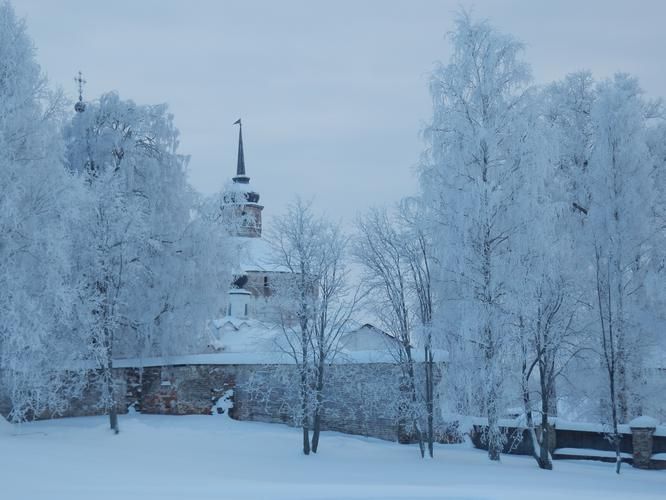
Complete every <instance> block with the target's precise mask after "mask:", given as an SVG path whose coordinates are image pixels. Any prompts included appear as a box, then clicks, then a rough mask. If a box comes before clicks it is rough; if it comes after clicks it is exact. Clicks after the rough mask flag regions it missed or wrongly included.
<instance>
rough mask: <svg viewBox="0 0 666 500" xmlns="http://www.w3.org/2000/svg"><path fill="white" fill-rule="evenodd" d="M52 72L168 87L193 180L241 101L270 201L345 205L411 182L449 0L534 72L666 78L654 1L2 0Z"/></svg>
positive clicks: (226, 147) (124, 92) (121, 88)
mask: <svg viewBox="0 0 666 500" xmlns="http://www.w3.org/2000/svg"><path fill="white" fill-rule="evenodd" d="M13 4H14V6H15V8H16V10H17V13H18V14H19V15H20V16H25V17H26V18H27V21H28V29H29V33H30V35H31V36H32V38H33V39H34V41H35V44H36V46H37V50H38V59H39V61H40V63H41V65H42V67H43V69H44V70H45V71H46V72H47V74H48V76H49V78H50V80H51V82H52V83H54V84H57V85H61V86H63V87H64V88H65V89H66V90H67V91H68V93H69V95H70V96H71V97H72V99H73V98H74V97H75V95H76V87H75V84H74V82H73V77H74V75H75V74H76V72H77V71H78V70H79V69H80V70H81V71H83V72H84V76H85V78H86V79H87V80H88V85H87V86H86V88H85V95H86V97H87V98H94V97H97V96H99V95H100V94H101V93H102V92H105V91H108V90H117V91H118V92H119V93H120V96H121V97H122V98H131V99H133V100H135V101H136V102H138V103H158V102H167V103H169V105H170V107H171V111H172V112H173V113H174V115H175V121H176V125H177V126H178V128H179V129H180V131H181V152H183V153H186V154H190V155H191V156H192V160H191V163H190V180H191V182H192V184H193V185H194V186H195V187H196V188H197V189H199V190H200V191H203V192H205V193H212V192H214V191H217V190H219V189H220V188H221V187H222V186H223V185H224V182H225V181H226V179H227V178H228V177H230V176H231V175H233V173H234V169H235V164H236V163H235V162H236V140H237V128H236V127H233V126H232V123H233V122H234V121H235V120H236V119H237V118H238V117H242V119H243V124H244V130H243V134H244V142H245V159H246V166H247V172H248V175H250V176H251V177H252V184H253V185H254V187H255V189H257V190H258V191H259V192H260V194H261V201H262V202H263V203H265V204H266V210H265V212H264V213H265V214H266V215H267V216H268V217H270V215H271V214H276V213H278V212H280V211H282V210H283V208H284V206H285V204H286V203H287V202H288V201H289V200H290V199H292V198H293V196H294V195H296V194H301V195H302V196H304V197H306V198H309V197H314V198H315V201H316V205H317V206H318V207H320V208H322V209H324V210H326V211H327V212H328V213H329V215H331V216H333V217H334V218H343V219H345V220H347V221H349V220H350V219H352V218H353V217H354V214H355V213H356V212H357V211H359V210H363V209H365V208H367V207H368V206H371V205H379V204H384V203H391V202H394V201H397V200H398V199H399V198H400V197H402V196H405V195H409V194H412V193H413V192H414V191H415V190H416V179H415V177H414V173H413V167H414V165H415V164H416V163H417V162H418V159H419V154H420V152H421V149H422V143H421V140H420V138H419V131H420V130H421V128H422V127H423V124H424V123H425V122H426V121H427V120H428V119H429V113H430V100H429V96H428V89H427V82H428V73H429V71H430V70H431V68H432V67H433V64H434V62H435V61H437V60H443V61H446V59H447V58H448V53H449V52H448V46H447V43H446V41H445V40H444V35H445V33H446V32H447V31H448V30H450V29H451V28H452V18H453V16H454V13H455V11H456V9H457V8H458V7H459V6H460V5H464V6H469V5H473V6H474V12H475V14H476V15H478V16H481V17H487V18H489V19H490V20H491V21H492V22H493V24H495V25H496V26H497V27H498V28H499V29H501V30H502V31H505V32H509V33H512V34H513V35H514V36H516V37H517V38H519V39H521V40H522V41H524V42H525V43H526V44H527V46H528V48H527V52H526V58H527V60H528V61H529V62H530V63H531V64H532V67H533V70H534V76H535V80H536V81H537V82H539V83H543V82H548V81H551V80H553V79H558V78H561V77H562V76H564V75H565V74H566V73H568V72H571V71H575V70H579V69H590V70H592V72H593V73H594V74H595V76H597V77H604V76H609V75H611V74H612V73H614V72H615V71H619V70H621V71H627V72H630V73H633V74H635V75H637V76H638V77H639V78H640V80H641V82H642V85H643V87H644V89H645V90H646V91H647V93H648V94H649V95H653V96H659V95H664V94H666V92H664V87H665V85H666V61H664V50H665V49H666V30H665V29H664V28H663V25H664V19H666V1H661V0H654V1H648V0H634V1H629V0H627V1H622V2H620V1H612V0H588V1H583V0H578V1H573V0H559V1H557V2H554V1H546V0H544V1H538V0H513V1H491V0H486V1H482V0H478V1H476V2H474V3H473V4H471V3H468V2H465V1H459V0H455V1H444V0H441V1H363V2H362V1H342V0H335V1H326V2H324V1H321V2H315V1H308V2H305V1H303V2H294V1H286V0H281V1H266V2H258V1H247V0H244V1H238V0H236V1H224V2H223V1H215V0H198V1H185V0H179V1H176V0H173V1H167V0H113V1H107V0H95V1H93V0H58V1H51V0H13Z"/></svg>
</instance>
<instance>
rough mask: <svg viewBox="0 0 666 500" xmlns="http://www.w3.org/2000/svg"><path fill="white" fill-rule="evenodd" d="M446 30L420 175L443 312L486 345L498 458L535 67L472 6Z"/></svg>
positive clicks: (453, 326) (490, 435) (491, 436)
mask: <svg viewBox="0 0 666 500" xmlns="http://www.w3.org/2000/svg"><path fill="white" fill-rule="evenodd" d="M449 38H450V40H451V43H452V48H453V53H452V55H451V58H450V61H449V63H448V64H447V65H440V66H438V67H437V68H436V69H435V71H434V72H433V74H432V79H431V85H430V91H431V95H432V100H433V120H432V124H431V125H430V126H429V127H428V128H427V129H426V132H425V137H426V140H427V143H428V150H427V152H426V159H425V162H424V163H425V165H424V167H423V169H422V172H421V184H422V189H423V192H424V198H425V199H426V200H427V203H428V204H429V206H431V207H433V209H432V214H431V218H432V224H433V228H434V229H433V231H434V232H435V236H434V238H435V247H436V248H437V249H438V250H437V251H438V252H439V254H438V255H437V256H436V257H437V258H438V260H439V261H440V262H441V273H442V274H441V276H440V277H439V278H438V282H439V283H441V287H442V290H441V294H440V295H441V300H442V301H445V302H446V303H447V306H446V307H448V308H450V309H452V307H451V304H454V303H455V306H454V307H453V309H455V311H453V314H451V313H446V314H444V315H443V318H445V319H443V321H444V323H443V328H447V329H449V331H450V330H453V332H452V335H453V336H454V337H455V338H458V339H460V341H461V342H464V343H473V344H474V345H475V346H477V348H478V349H479V350H480V351H481V353H480V354H481V356H480V359H479V361H480V366H478V368H479V369H480V370H481V373H482V377H481V379H480V380H479V379H477V382H476V383H477V384H478V385H477V387H476V389H477V393H478V394H479V395H481V397H482V400H481V401H480V402H479V403H480V404H479V407H480V409H481V410H482V411H483V414H484V415H485V416H486V417H487V419H488V432H487V440H488V454H489V458H490V459H491V460H499V456H500V451H501V449H502V446H503V436H502V433H501V431H500V428H499V416H500V412H501V410H502V408H501V405H502V401H503V380H504V374H503V370H504V359H505V351H506V347H507V346H506V342H505V339H506V338H508V337H509V334H510V331H509V328H510V327H509V326H508V324H509V322H508V321H507V292H508V290H507V279H508V277H509V274H510V273H511V269H510V266H509V265H507V263H508V262H509V260H510V259H509V254H510V251H511V248H512V241H513V239H514V238H515V235H516V234H517V232H518V230H519V229H520V226H521V220H522V218H523V217H524V215H523V214H521V213H520V211H519V210H518V209H517V207H516V205H515V203H514V200H515V198H516V196H517V193H518V191H519V190H520V189H521V187H522V177H523V164H522V160H523V147H524V141H525V138H526V136H527V134H528V127H527V126H526V125H527V124H526V122H525V121H524V120H523V113H524V108H525V107H526V106H528V104H529V99H528V97H529V94H530V87H529V82H530V69H529V67H528V66H527V64H525V63H524V62H523V61H521V59H520V54H521V52H522V50H523V45H522V44H521V43H520V42H517V41H516V40H514V39H513V38H512V37H510V36H507V35H504V34H501V33H499V32H497V31H496V30H495V29H494V28H493V27H492V26H490V25H489V24H488V23H487V22H484V21H482V22H476V21H473V20H472V19H471V18H470V16H469V15H468V14H466V13H463V14H460V15H459V16H458V18H457V19H456V27H455V30H454V32H453V33H451V34H450V37H449ZM454 315H455V319H454ZM446 316H448V319H447V318H446ZM454 321H455V323H454Z"/></svg>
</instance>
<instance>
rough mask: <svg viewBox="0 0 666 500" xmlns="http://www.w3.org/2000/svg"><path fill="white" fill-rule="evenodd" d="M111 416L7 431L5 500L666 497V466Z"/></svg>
mask: <svg viewBox="0 0 666 500" xmlns="http://www.w3.org/2000/svg"><path fill="white" fill-rule="evenodd" d="M120 425H121V433H120V434H119V435H117V436H114V435H112V434H111V433H110V432H109V431H107V430H106V420H105V419H104V418H101V417H89V418H70V419H61V420H52V421H44V422H36V423H31V424H26V425H23V426H22V427H21V428H20V429H11V428H10V429H8V428H7V426H3V427H2V428H0V498H1V499H2V500H18V499H28V500H40V499H49V500H59V499H63V500H93V499H94V500H111V499H112V500H133V499H141V500H147V499H160V500H166V499H184V500H200V499H202V500H205V499H232V500H233V499H253V500H254V499H289V500H293V499H331V500H332V499H358V500H360V499H391V500H398V499H408V500H418V499H445V498H446V499H466V500H471V499H486V498H497V499H505V498H506V499H512V500H514V499H523V498H524V499H530V500H534V499H536V498H538V499H540V500H543V499H550V498H566V499H567V500H571V499H577V498H586V499H587V498H603V499H604V500H611V499H623V500H626V499H639V498H654V499H657V498H659V499H663V498H666V471H639V470H636V469H632V468H631V467H624V468H623V471H622V474H621V475H620V476H617V475H615V473H614V471H613V466H612V464H603V463H595V462H583V461H581V462H569V461H557V462H555V468H556V470H555V471H553V472H547V471H541V470H538V469H537V468H536V466H535V464H534V462H533V460H532V459H530V458H527V457H513V456H503V457H502V462H501V463H500V464H494V463H490V462H489V461H488V460H487V459H486V455H485V453H484V452H481V451H478V450H474V449H472V448H470V447H469V446H467V445H446V446H439V447H438V448H437V449H436V458H435V460H421V459H420V458H419V456H418V450H417V448H415V447H414V446H404V445H398V444H394V443H388V442H384V441H379V440H376V439H367V438H361V437H354V436H346V435H342V434H337V433H324V435H323V438H322V443H321V449H320V453H319V455H317V456H312V457H304V456H303V455H301V454H300V452H299V443H300V441H299V433H298V431H297V430H296V429H291V428H288V427H285V426H282V425H271V424H261V423H251V422H235V421H232V420H229V419H228V418H226V417H224V416H215V417H208V416H186V417H174V416H148V415H136V414H135V415H131V416H126V417H122V418H121V421H120Z"/></svg>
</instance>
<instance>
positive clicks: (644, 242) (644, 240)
mask: <svg viewBox="0 0 666 500" xmlns="http://www.w3.org/2000/svg"><path fill="white" fill-rule="evenodd" d="M651 110H652V107H651V106H648V105H647V104H646V102H645V100H644V99H643V98H642V91H641V89H640V87H639V85H638V82H637V80H636V79H635V78H631V77H630V76H628V75H625V74H617V75H615V77H613V78H612V79H609V80H605V81H602V82H600V83H599V84H598V85H597V89H596V99H595V102H594V104H593V106H592V110H591V121H592V125H593V131H594V151H593V154H592V156H591V159H590V167H589V172H588V185H589V187H590V191H591V204H590V208H589V215H588V217H589V225H590V244H591V246H592V248H590V253H591V254H592V255H593V256H594V261H593V265H594V285H593V288H594V292H595V298H596V301H595V305H596V312H597V314H598V319H599V336H600V337H599V338H600V342H599V345H600V349H599V350H600V352H601V358H602V365H603V367H604V369H605V371H606V373H607V376H608V402H609V409H610V417H611V423H612V426H613V436H614V437H615V441H616V445H617V448H618V461H617V471H618V472H619V468H620V459H619V432H618V430H617V426H618V422H620V421H627V419H628V418H630V417H631V416H632V415H633V416H635V415H637V414H640V413H641V412H642V401H641V394H640V390H639V387H640V386H641V385H642V383H641V379H642V377H643V367H642V360H643V359H644V355H645V353H644V351H643V349H644V348H645V347H647V346H649V345H650V344H651V342H650V336H651V335H654V333H656V332H655V331H654V329H655V327H656V326H657V325H656V323H655V321H654V319H655V318H654V316H653V314H651V312H650V311H649V304H650V303H651V300H650V298H649V297H648V296H647V295H646V291H647V290H646V283H647V282H648V280H649V277H650V275H651V274H652V273H653V272H655V265H658V262H659V260H660V259H659V252H660V251H661V249H660V248H658V246H657V245H655V243H656V240H655V235H656V234H657V233H656V231H655V230H656V229H657V221H656V219H655V211H654V207H655V206H656V203H655V196H656V195H657V194H658V193H657V192H656V191H655V188H654V186H655V184H654V181H655V179H654V177H653V175H654V171H653V168H652V161H651V159H650V156H649V149H648V143H647V122H646V120H647V118H648V114H649V112H650V111H651Z"/></svg>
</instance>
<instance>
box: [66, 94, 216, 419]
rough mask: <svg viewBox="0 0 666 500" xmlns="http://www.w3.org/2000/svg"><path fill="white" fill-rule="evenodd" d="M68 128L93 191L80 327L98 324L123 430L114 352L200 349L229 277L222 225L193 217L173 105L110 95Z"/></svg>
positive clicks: (72, 151)
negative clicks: (198, 342) (170, 109)
mask: <svg viewBox="0 0 666 500" xmlns="http://www.w3.org/2000/svg"><path fill="white" fill-rule="evenodd" d="M65 134H66V139H67V151H66V162H67V166H68V168H69V169H70V170H71V171H73V172H75V173H77V174H78V175H79V177H80V178H81V179H82V180H83V181H84V183H85V185H86V186H87V191H88V198H87V204H86V205H85V206H84V207H82V210H83V211H84V213H86V215H87V217H86V218H85V223H84V232H85V235H83V236H82V240H86V238H87V240H86V241H81V242H80V248H81V251H80V253H79V254H78V256H77V258H78V261H77V265H78V266H79V268H80V270H81V272H82V274H83V275H85V276H86V277H87V280H88V282H87V286H86V288H85V291H84V292H83V294H82V300H83V301H85V302H86V303H87V304H88V311H89V314H88V317H87V319H86V321H85V323H86V324H85V325H84V326H82V328H84V329H85V328H88V329H89V330H90V331H92V332H94V334H93V341H92V342H91V344H90V347H91V349H92V355H93V357H94V359H95V360H96V361H97V362H98V365H99V367H100V368H101V373H102V377H101V378H102V386H103V388H104V389H103V401H102V404H103V406H104V407H105V408H106V409H107V411H108V412H109V414H110V418H111V427H112V428H113V429H115V430H116V431H117V418H116V401H115V396H114V392H113V376H112V365H113V358H114V357H118V356H122V355H125V356H128V355H129V356H143V355H147V354H150V353H170V352H173V351H179V352H183V351H186V350H188V349H191V348H192V347H193V346H192V345H190V344H191V342H189V340H191V339H196V338H197V334H199V337H201V335H203V332H205V322H206V320H208V319H210V318H211V317H212V315H213V314H214V313H215V312H216V311H215V309H214V308H212V307H210V305H211V304H212V303H214V302H215V303H216V302H217V301H219V298H220V296H219V295H217V291H218V288H219V286H220V285H221V284H224V283H226V281H225V279H224V277H222V279H221V280H220V281H218V279H219V278H221V273H220V272H219V271H216V269H224V268H225V266H224V261H222V262H220V261H219V260H217V259H218V257H219V256H220V255H219V252H216V250H219V249H220V248H224V247H223V246H220V245H219V239H217V238H214V237H211V236H212V235H214V234H216V233H217V234H219V235H224V232H223V231H221V230H219V231H217V232H216V228H215V227H214V225H212V224H209V223H207V219H206V217H204V216H203V215H202V214H199V216H198V217H197V218H196V219H193V218H192V209H193V208H194V202H195V198H194V194H193V192H192V191H191V189H190V188H189V186H188V185H187V183H186V173H185V167H186V163H187V158H186V157H184V156H182V155H180V154H178V152H177V148H178V131H177V129H176V128H175V127H174V125H173V117H172V116H171V115H170V114H168V112H167V108H166V105H157V106H140V105H137V104H135V103H134V102H132V101H123V100H121V99H120V98H119V97H118V95H117V94H115V93H109V94H105V95H103V96H102V97H101V98H100V99H99V101H96V102H91V103H88V104H87V106H86V108H85V110H84V111H82V112H78V113H77V114H76V116H75V117H74V119H73V120H72V122H71V124H70V126H69V127H68V128H67V130H66V133H65ZM210 250H212V252H211V251H210ZM225 276H226V275H225ZM201 278H203V279H204V281H203V284H204V285H206V286H204V287H203V290H202V288H200V283H199V282H198V281H197V279H201ZM202 291H203V292H204V293H201V292H202ZM211 292H213V293H211ZM200 293H201V294H200ZM199 294H200V295H199ZM216 306H217V307H219V304H218V303H216ZM199 347H201V346H199Z"/></svg>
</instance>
